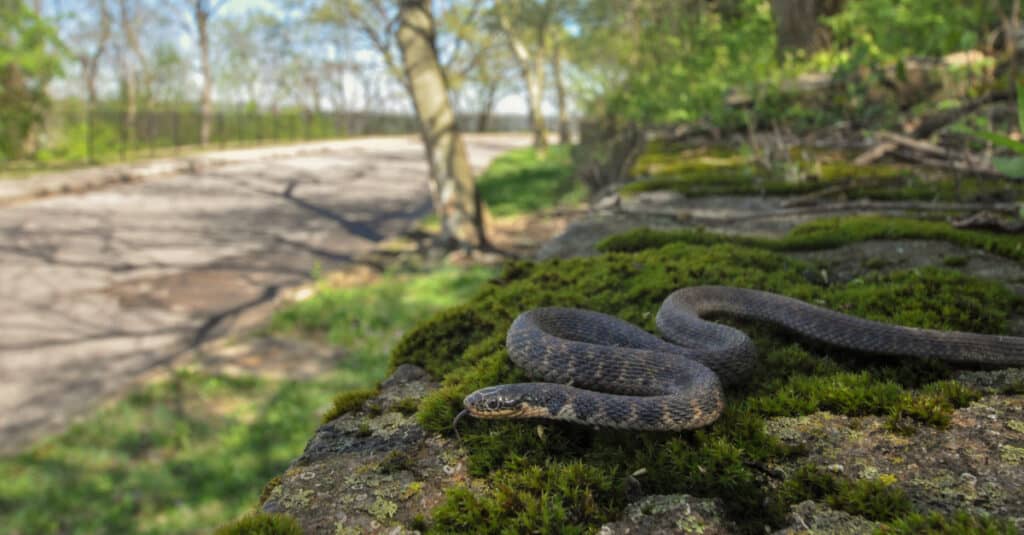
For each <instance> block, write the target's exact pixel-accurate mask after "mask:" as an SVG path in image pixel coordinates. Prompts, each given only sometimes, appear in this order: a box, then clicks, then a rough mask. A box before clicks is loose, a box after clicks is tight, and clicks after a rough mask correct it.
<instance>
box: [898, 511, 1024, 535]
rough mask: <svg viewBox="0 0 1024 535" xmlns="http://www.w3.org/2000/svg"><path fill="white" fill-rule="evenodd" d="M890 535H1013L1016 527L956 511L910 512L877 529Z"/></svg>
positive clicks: (1008, 523)
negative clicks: (943, 512)
mask: <svg viewBox="0 0 1024 535" xmlns="http://www.w3.org/2000/svg"><path fill="white" fill-rule="evenodd" d="M878 533H880V534H891V535H1014V534H1016V533H1018V531H1017V528H1016V527H1014V525H1013V524H1012V523H1011V522H1010V521H1008V520H1000V519H998V518H992V517H988V516H979V515H972V514H970V513H967V512H964V511H958V512H956V513H953V514H952V515H949V516H943V515H942V514H940V513H930V514H926V515H925V514H920V513H912V514H910V515H907V516H905V517H903V518H901V519H899V520H897V521H895V522H893V523H891V524H889V525H887V526H883V527H882V528H881V529H879V530H878Z"/></svg>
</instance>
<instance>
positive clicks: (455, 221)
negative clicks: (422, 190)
mask: <svg viewBox="0 0 1024 535" xmlns="http://www.w3.org/2000/svg"><path fill="white" fill-rule="evenodd" d="M430 7H431V6H430V0H402V2H401V7H400V10H399V28H398V46H399V48H400V49H401V51H402V66H403V71H404V73H405V78H406V81H407V82H408V83H407V88H408V90H409V92H410V94H411V96H412V100H413V104H414V107H415V109H416V115H417V117H418V119H419V124H420V134H421V136H422V138H423V146H424V148H425V149H426V154H427V161H428V162H429V164H430V177H431V182H430V186H431V187H430V190H431V195H432V197H433V200H434V209H435V210H436V211H437V214H438V217H439V218H440V220H441V239H442V240H443V241H445V242H446V244H447V245H453V246H460V247H464V248H480V247H486V246H487V239H486V235H485V232H484V223H483V205H482V203H481V201H480V196H479V194H478V193H477V189H476V183H475V181H474V178H473V171H472V168H471V167H470V165H469V158H468V157H467V155H466V147H465V145H464V144H463V142H462V137H461V136H460V135H459V131H458V127H457V125H456V122H455V112H454V111H453V108H452V105H451V100H450V99H449V96H448V83H447V80H446V79H445V77H444V72H443V71H442V70H441V65H440V63H439V62H438V59H437V49H436V48H435V45H434V43H435V41H434V40H435V27H434V19H433V16H432V15H431V9H430Z"/></svg>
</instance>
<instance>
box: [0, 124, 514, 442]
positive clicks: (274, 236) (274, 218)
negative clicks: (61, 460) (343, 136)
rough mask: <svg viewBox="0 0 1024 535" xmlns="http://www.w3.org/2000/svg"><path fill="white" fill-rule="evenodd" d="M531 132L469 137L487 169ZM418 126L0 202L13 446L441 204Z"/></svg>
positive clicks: (1, 304) (1, 428)
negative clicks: (333, 145)
mask: <svg viewBox="0 0 1024 535" xmlns="http://www.w3.org/2000/svg"><path fill="white" fill-rule="evenodd" d="M527 142H528V138H527V137H526V136H515V135H495V136H469V137H468V138H467V143H468V147H469V153H470V157H471V159H472V161H473V164H474V166H475V167H476V168H477V169H481V168H482V167H483V166H485V165H486V164H487V163H488V162H489V161H490V160H491V158H493V157H494V156H496V155H497V154H500V153H501V152H504V151H505V150H508V149H510V148H514V147H517V146H524V145H525V144H526V143H527ZM422 151H423V149H422V147H421V146H420V144H419V143H418V141H417V140H416V139H415V138H413V137H387V138H367V139H358V140H352V141H351V142H350V143H345V144H342V145H341V146H339V147H338V150H335V151H332V152H330V153H324V154H316V155H303V156H296V157H291V158H281V159H275V160H271V161H265V160H264V161H250V162H247V163H236V164H231V165H227V166H223V167H219V168H216V169H213V170H210V171H208V172H200V173H198V174H181V175H175V176H169V177H163V178H155V179H151V180H148V181H145V182H141V183H134V184H123V185H118V186H115V187H108V188H105V189H101V190H97V191H92V192H89V193H85V194H81V195H66V196H57V197H50V198H45V199H39V200H36V201H32V202H28V203H22V204H19V205H14V206H9V207H3V208H0V453H2V452H11V451H16V450H17V449H19V448H21V447H23V446H25V445H26V444H28V443H29V442H31V441H32V440H34V439H36V438H38V437H40V436H43V435H45V434H47V433H52V432H55V431H57V430H60V429H61V428H63V427H65V426H66V425H67V424H68V422H69V421H70V420H71V419H73V418H74V417H75V416H78V415H81V414H83V413H85V412H86V411H88V410H89V408H91V407H93V406H95V405H96V404H97V403H98V402H99V401H101V400H102V399H104V398H105V397H108V396H110V395H112V394H114V393H117V392H118V391H120V390H122V389H123V388H125V386H126V385H128V384H130V383H131V382H132V381H133V380H135V379H136V378H138V377H139V376H140V374H143V373H145V372H147V371H149V370H152V369H154V368H155V367H158V366H161V365H165V364H167V363H168V362H170V361H172V360H173V359H174V357H175V356H177V355H180V354H181V353H182V352H183V351H187V350H188V349H190V348H192V347H194V346H195V345H196V344H197V343H199V342H201V341H203V340H204V339H205V338H206V337H208V336H209V335H210V334H211V332H212V331H213V330H214V329H215V328H217V327H218V325H219V324H221V323H223V320H225V319H227V318H230V317H232V316H233V314H235V313H237V312H239V311H242V310H244V309H247V308H248V307H252V306H255V305H258V304H260V303H264V302H266V301H268V300H270V299H272V298H273V296H274V294H275V293H276V290H277V289H278V288H280V287H283V286H288V285H294V284H297V283H301V282H303V281H306V280H308V279H309V277H310V273H311V271H312V269H313V266H314V263H315V262H320V263H321V264H322V265H323V266H325V267H330V266H334V265H339V264H344V263H346V262H348V261H350V260H351V259H352V257H353V256H354V255H356V254H358V253H360V252H363V251H366V250H368V249H370V248H371V247H372V246H373V244H374V243H375V242H378V241H380V240H381V239H383V238H386V237H388V236H390V235H393V234H395V233H397V232H399V231H400V230H402V229H403V228H406V227H407V225H408V224H409V223H410V222H411V221H412V220H413V219H415V218H417V217H418V216H420V215H422V214H425V213H427V212H428V211H429V210H430V201H429V194H428V191H427V184H426V165H425V163H424V161H423V154H422Z"/></svg>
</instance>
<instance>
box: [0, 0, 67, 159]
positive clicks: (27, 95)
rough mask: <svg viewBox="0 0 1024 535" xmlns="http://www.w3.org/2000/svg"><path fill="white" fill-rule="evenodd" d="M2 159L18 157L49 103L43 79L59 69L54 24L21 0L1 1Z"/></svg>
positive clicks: (56, 72)
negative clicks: (42, 17)
mask: <svg viewBox="0 0 1024 535" xmlns="http://www.w3.org/2000/svg"><path fill="white" fill-rule="evenodd" d="M0 26H2V27H3V28H4V29H3V31H2V32H0V161H2V160H6V159H18V158H20V157H21V156H22V154H23V153H24V151H25V149H26V147H25V142H26V139H27V138H28V136H29V133H30V132H31V131H32V130H33V129H34V128H36V127H37V126H39V124H40V123H41V122H42V120H43V112H44V111H45V110H46V108H47V106H48V105H49V99H48V98H47V96H46V85H47V83H48V82H49V81H50V79H51V78H53V77H54V76H56V75H58V74H60V72H61V65H60V62H61V56H60V55H59V54H60V53H62V52H63V51H64V49H63V45H61V43H60V40H59V39H58V38H57V32H56V30H55V29H54V28H53V27H52V26H51V25H50V24H49V23H47V22H46V21H44V20H43V19H41V18H40V17H39V16H38V15H36V14H35V13H34V12H33V11H32V10H31V9H29V7H28V6H27V5H25V3H24V2H23V1H22V0H5V1H4V2H3V3H2V4H0Z"/></svg>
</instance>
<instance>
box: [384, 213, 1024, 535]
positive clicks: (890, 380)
mask: <svg viewBox="0 0 1024 535" xmlns="http://www.w3.org/2000/svg"><path fill="white" fill-rule="evenodd" d="M901 222H902V220H898V221H889V222H888V223H887V222H886V221H884V220H880V219H872V220H860V219H857V220H852V221H845V220H844V221H838V222H830V223H827V224H826V226H830V227H829V228H832V227H836V228H837V229H839V230H836V232H838V235H839V238H836V239H838V240H842V239H847V238H845V236H849V239H851V240H852V239H854V238H855V237H863V236H867V235H871V233H872V232H874V231H872V230H871V229H877V228H888V227H889V226H898V225H899V224H900V223H901ZM812 228H819V229H820V228H822V227H812ZM798 234H799V233H798ZM801 235H802V234H801ZM809 235H812V236H814V235H815V234H813V233H811V234H809ZM631 236H633V237H635V238H639V241H641V242H642V243H643V245H644V246H643V247H640V246H637V244H634V245H633V246H626V245H627V242H626V238H622V239H620V240H619V243H620V244H621V245H622V247H620V249H624V250H627V251H628V252H610V253H606V254H604V255H601V256H598V257H594V258H587V259H569V260H550V261H545V262H540V263H529V262H519V263H514V264H510V265H508V266H507V267H506V268H505V271H504V272H503V273H502V274H501V275H500V276H498V277H497V278H496V279H495V280H494V281H492V282H491V283H489V284H488V285H487V286H486V287H485V288H484V290H483V291H482V292H481V293H480V294H478V295H477V296H476V297H475V298H474V299H473V300H472V301H470V302H468V303H466V304H464V305H460V306H457V307H455V308H452V309H448V310H446V311H444V312H442V313H440V314H438V315H436V316H434V317H432V318H430V319H428V320H427V321H425V322H423V323H421V324H420V325H419V326H418V327H417V328H416V329H415V330H413V331H411V332H410V333H409V334H408V335H406V336H405V337H404V338H403V340H402V342H400V344H399V345H398V346H397V347H396V349H395V351H394V353H393V355H392V359H393V363H394V364H395V365H397V364H401V363H415V364H418V365H421V366H424V367H425V368H427V370H428V371H430V372H431V373H432V374H434V375H435V376H439V377H443V381H442V387H441V389H440V390H438V391H436V392H434V393H432V394H430V395H428V396H427V397H426V398H425V399H424V400H423V401H422V402H421V403H420V408H419V412H418V417H419V419H420V421H421V423H422V424H423V425H424V426H426V427H427V428H428V429H430V430H433V431H437V432H441V433H448V432H450V423H451V420H452V417H453V416H454V415H455V413H456V412H457V411H458V410H460V409H461V400H462V398H463V397H464V396H465V395H466V394H468V393H469V392H471V391H473V390H475V389H477V388H481V387H484V386H488V385H493V384H500V383H507V382H520V381H523V380H525V379H526V377H525V376H524V374H523V372H522V371H521V370H519V369H517V368H516V367H514V366H513V365H512V364H511V363H510V361H509V359H508V355H507V353H506V351H505V348H504V335H505V332H506V330H507V329H508V326H509V324H510V323H511V321H512V319H513V318H514V317H515V316H516V315H517V314H518V313H519V312H521V311H523V310H526V309H529V308H533V307H538V306H550V305H559V306H572V307H581V308H588V309H593V310H598V311H602V312H606V313H610V314H614V315H617V316H619V317H621V318H623V319H625V320H627V321H631V322H633V323H635V324H637V325H640V326H643V327H645V328H647V329H650V330H653V329H654V325H653V317H654V314H653V312H654V311H655V310H657V308H658V305H659V304H660V302H661V300H662V299H663V298H664V297H665V295H667V294H668V293H669V292H671V291H672V290H674V289H676V288H679V287H685V286H690V285H697V284H723V285H732V286H739V287H747V288H759V289H764V290H769V291H775V292H778V293H782V294H786V295H791V296H794V297H797V298H801V299H804V300H808V301H811V302H818V303H822V304H824V305H825V306H829V307H831V308H836V309H840V310H843V311H845V312H848V313H851V314H854V315H858V316H861V317H867V318H872V319H878V320H882V321H889V322H893V323H898V324H903V325H910V326H918V327H925V328H938V329H956V330H965V331H974V332H982V333H999V332H1003V330H1004V329H1005V324H1006V319H1007V316H1008V314H1009V313H1010V311H1011V310H1013V309H1015V308H1016V307H1018V306H1020V302H1019V300H1018V299H1017V298H1015V297H1014V296H1013V295H1012V294H1010V293H1009V292H1008V291H1007V290H1006V289H1005V288H1004V287H1003V286H1002V285H1000V284H998V283H994V282H991V281H984V280H980V279H975V278H970V277H967V276H964V275H961V274H960V273H958V272H956V271H955V270H950V269H946V268H929V269H920V270H909V271H897V272H893V273H888V274H876V275H872V276H870V277H865V278H862V279H859V280H856V281H853V282H851V283H849V284H844V285H831V286H828V285H822V284H821V283H820V282H814V281H813V280H812V279H809V278H807V277H806V273H807V271H808V269H809V267H810V266H808V265H806V264H803V263H801V262H797V261H794V260H791V259H788V258H786V257H784V256H782V255H779V254H777V253H775V252H773V251H770V250H766V248H764V247H754V246H750V245H749V244H746V243H742V242H741V243H730V242H729V241H728V240H727V239H719V238H718V237H708V236H706V235H704V236H702V239H703V240H704V241H702V242H699V243H697V242H696V241H689V242H687V241H685V240H676V241H671V242H668V243H663V244H661V246H660V247H657V246H651V244H650V243H648V242H647V241H646V239H645V236H644V235H636V234H633V235H631ZM822 236H824V234H823V235H822ZM815 239H816V240H818V241H820V242H825V241H827V240H825V239H824V238H823V237H820V238H815ZM1000 243H1001V242H1000ZM1004 245H1005V244H1004ZM1001 246H1002V245H1001ZM1001 246H1000V247H1001ZM1011 250H1013V248H1012V247H1011ZM732 323H734V324H736V325H738V326H740V327H742V328H743V329H744V330H746V331H747V332H749V333H750V334H751V335H752V337H753V338H754V340H755V343H756V344H757V346H758V349H759V352H760V354H761V355H762V358H761V361H760V362H759V369H758V370H757V372H756V374H755V377H754V378H753V379H752V380H751V381H750V382H749V383H748V384H746V385H743V386H740V387H737V388H734V389H732V390H730V391H729V392H728V394H727V396H728V400H727V409H726V411H725V414H724V415H723V417H722V418H721V419H720V420H719V421H718V422H716V423H715V424H714V425H712V426H710V427H709V428H706V429H702V430H698V431H694V432H683V433H635V432H619V431H614V430H599V431H595V430H592V429H588V428H584V427H581V426H573V425H568V424H557V423H543V424H541V425H540V428H541V431H538V425H537V423H535V422H521V421H469V422H467V423H466V424H465V425H464V426H463V427H462V429H461V430H460V431H461V435H462V442H463V444H464V446H465V448H466V450H467V453H468V455H469V457H468V465H467V467H468V469H469V471H470V473H472V474H473V475H475V476H477V477H480V478H483V479H485V480H486V482H487V485H486V488H488V489H490V490H488V491H484V492H470V491H468V490H466V489H463V488H459V487H457V488H454V489H451V490H450V491H449V492H448V495H447V498H446V501H445V502H443V503H442V504H441V505H440V506H439V507H438V508H436V509H435V510H434V512H433V515H432V518H431V519H430V520H429V521H428V525H427V529H428V531H430V532H434V533H447V532H457V531H459V530H462V529H466V528H467V527H469V526H472V527H473V528H474V529H475V530H476V531H477V532H480V533H500V532H506V531H513V532H538V533H554V532H563V533H572V532H588V531H591V530H593V529H595V528H596V527H597V526H599V525H600V524H601V523H602V522H606V521H609V520H611V519H615V518H617V517H618V516H619V515H620V514H621V512H622V509H623V507H624V504H625V503H626V494H627V490H626V489H627V488H628V487H629V485H628V484H627V481H628V479H629V477H628V476H629V475H630V474H634V473H637V472H638V471H641V469H643V470H642V472H643V475H640V476H635V479H637V480H638V481H639V484H640V486H641V487H642V488H643V491H644V492H645V493H648V494H662V493H682V492H685V493H689V494H693V495H697V496H714V497H719V498H722V499H723V502H724V503H725V507H726V513H727V515H728V516H729V517H730V519H731V520H733V521H735V522H737V523H738V524H739V525H740V526H741V527H742V529H743V531H745V532H748V533H754V532H758V533H761V532H764V529H765V526H773V527H778V526H780V525H781V524H782V522H783V518H784V516H785V512H786V511H787V510H788V507H789V506H790V505H792V504H793V503H795V502H796V501H798V500H799V499H803V498H804V497H805V496H808V495H813V496H819V495H820V497H821V498H822V499H824V500H825V501H827V502H829V503H832V504H834V505H835V506H836V507H838V508H841V509H845V510H850V511H852V512H856V513H857V514H862V515H865V516H867V517H869V518H878V519H885V520H886V521H893V522H895V521H897V520H900V519H903V518H904V517H906V516H907V515H908V514H910V513H909V512H908V509H907V505H906V499H905V497H903V496H902V494H901V493H900V492H899V491H898V490H897V488H896V487H893V488H891V489H890V488H889V487H888V485H889V484H890V483H891V482H868V483H856V484H855V483H850V482H842V481H833V480H829V481H827V482H824V483H822V482H820V481H818V479H816V478H815V477H812V476H814V475H815V474H805V475H806V477H803V478H801V477H795V478H791V479H790V481H791V482H790V483H789V486H788V487H786V488H785V490H783V489H780V488H773V487H771V486H764V485H763V484H762V483H761V474H759V473H758V472H757V470H756V469H754V468H752V467H753V466H758V465H763V464H764V463H768V464H772V463H778V462H797V463H799V462H800V459H801V456H802V453H801V452H800V451H799V449H794V448H790V447H786V446H784V445H782V444H781V443H779V442H777V441H776V440H774V439H773V438H772V437H770V436H769V435H767V434H766V433H765V430H764V422H765V419H766V418H768V417H772V416H776V415H793V416H799V415H805V414H810V413H813V412H815V411H818V410H829V411H832V412H835V413H837V414H843V415H848V416H863V415H873V416H878V417H882V418H885V419H888V420H887V421H889V422H890V423H891V427H892V428H893V429H894V430H895V431H899V432H901V433H911V434H912V433H913V432H914V430H915V429H916V428H917V427H920V426H937V427H942V426H944V425H946V424H947V423H948V422H949V417H950V415H951V414H952V412H953V410H955V409H956V408H957V407H962V406H965V405H966V404H967V403H969V402H970V401H971V400H973V399H976V397H977V395H978V394H977V393H976V392H974V391H972V390H970V389H967V388H963V387H961V386H959V385H956V384H955V383H952V382H951V381H950V378H951V370H949V369H948V367H946V366H943V365H940V364H936V363H928V362H921V361H913V360H905V361H879V360H875V359H870V358H868V357H865V356H863V355H856V354H849V353H848V352H844V351H841V350H836V349H828V348H819V347H813V346H805V345H804V344H801V343H799V341H798V340H794V339H793V338H792V337H791V336H788V335H785V334H782V333H779V332H777V331H776V330H775V329H772V328H770V327H768V326H765V325H760V324H756V323H742V322H732ZM819 483H820V485H827V486H826V487H825V488H824V490H815V485H819ZM820 485H819V486H820Z"/></svg>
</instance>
